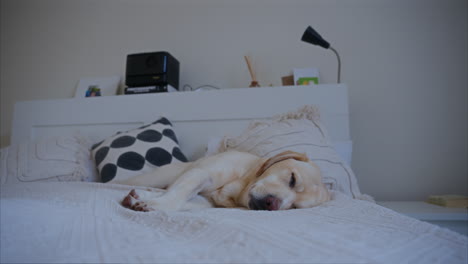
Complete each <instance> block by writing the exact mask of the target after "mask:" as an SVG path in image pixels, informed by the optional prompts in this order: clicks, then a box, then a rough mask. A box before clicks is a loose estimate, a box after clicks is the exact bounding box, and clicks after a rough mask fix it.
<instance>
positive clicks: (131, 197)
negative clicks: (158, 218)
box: [122, 189, 154, 212]
mask: <svg viewBox="0 0 468 264" xmlns="http://www.w3.org/2000/svg"><path fill="white" fill-rule="evenodd" d="M122 206H123V207H126V208H128V209H131V210H133V211H139V212H149V211H154V209H153V208H151V207H150V206H148V204H147V203H146V202H144V201H141V200H140V195H138V194H137V192H136V191H135V190H134V189H133V190H131V191H130V192H129V193H128V195H127V196H125V198H124V199H123V200H122Z"/></svg>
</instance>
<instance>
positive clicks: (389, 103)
mask: <svg viewBox="0 0 468 264" xmlns="http://www.w3.org/2000/svg"><path fill="white" fill-rule="evenodd" d="M467 8H468V7H467V2H466V1H465V0H449V1H436V0H427V1H426V0H415V1H404V0H396V1H395V0H394V1H391V0H387V1H384V0H347V1H345V0H341V1H339V0H335V1H331V0H330V1H326V0H321V1H286V0H284V1H280V0H273V1H266V0H261V1H228V0H222V1H215V0H206V1H205V0H195V1H189V0H182V1H167V0H166V1H130V0H128V1H111V0H104V1H61V0H56V1H51V0H43V1H24V0H2V1H1V75H0V92H1V93H0V95H1V115H0V117H1V123H0V124H1V139H2V140H1V144H2V146H6V145H7V144H8V143H9V136H10V135H9V131H10V128H11V118H12V110H13V104H14V102H16V101H19V100H34V99H50V98H68V97H72V96H73V94H74V89H75V85H76V82H77V81H78V80H79V79H80V78H84V77H99V76H108V75H113V74H119V75H121V76H122V78H123V74H124V71H125V60H126V55H127V54H129V53H134V52H143V51H160V50H167V51H169V52H171V53H172V54H173V55H174V56H175V57H176V58H178V59H179V61H180V62H181V79H180V81H181V84H182V85H183V84H190V85H192V86H198V85H202V84H212V85H217V86H221V87H246V86H248V84H249V83H250V79H249V74H248V71H247V68H246V66H245V62H244V59H243V56H244V55H251V56H252V59H253V60H254V64H255V67H256V69H257V72H258V74H257V75H258V78H259V81H260V83H261V84H262V85H263V86H266V85H269V84H273V85H280V84H281V76H284V75H287V74H289V73H290V70H291V69H292V68H300V67H310V66H314V67H318V68H319V69H320V72H321V80H322V82H324V83H329V82H335V81H336V59H335V57H334V54H333V53H331V52H330V51H328V50H324V49H321V48H319V47H314V46H310V45H308V44H305V43H303V42H301V41H300V37H301V35H302V33H303V31H304V29H305V28H306V26H307V25H312V26H314V27H315V28H316V29H317V30H318V31H319V32H320V33H321V34H322V36H323V37H324V38H325V39H327V40H328V41H329V42H331V43H332V45H333V46H334V47H335V48H336V49H337V50H338V51H339V52H340V54H341V57H342V62H343V68H342V71H343V72H342V81H343V82H345V83H347V84H348V85H349V88H350V110H351V134H352V138H353V139H354V142H355V146H354V147H355V152H354V160H353V169H354V170H355V172H356V174H357V177H358V179H359V181H360V183H361V188H362V190H363V191H364V192H365V193H369V194H371V195H374V196H375V197H376V198H377V199H380V200H385V199H396V200H404V199H424V198H426V197H427V195H429V194H441V193H460V194H468V187H467V186H468V172H467V160H468V157H467V134H468V130H467V120H468V114H467V89H468V88H467V86H468V83H467V72H468V69H467V56H468V55H467V54H468V53H467V46H468V41H467V32H468V26H467V13H468V12H467ZM201 107H202V106H201ZM77 114H79V113H77Z"/></svg>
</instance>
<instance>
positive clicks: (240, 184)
mask: <svg viewBox="0 0 468 264" xmlns="http://www.w3.org/2000/svg"><path fill="white" fill-rule="evenodd" d="M155 174H157V175H155ZM120 183H122V184H127V185H135V186H147V187H156V188H166V187H167V191H166V193H164V194H163V195H159V196H158V195H157V194H155V193H153V192H148V191H138V192H137V191H135V190H132V191H131V192H130V193H129V194H128V195H127V196H126V197H125V198H124V200H123V201H122V205H123V206H125V207H128V208H130V209H132V210H136V211H152V210H160V209H161V210H181V209H190V208H200V207H212V206H218V207H231V208H232V207H245V208H249V209H254V210H284V209H290V208H308V207H313V206H316V205H319V204H321V203H323V202H325V201H328V200H329V199H330V195H329V193H328V191H327V189H326V188H325V186H324V184H323V183H322V177H321V174H320V170H319V168H318V167H317V166H316V165H315V164H314V163H313V162H311V161H309V159H308V158H307V157H306V156H305V155H303V154H299V153H296V152H292V151H286V152H283V153H280V154H278V155H276V156H274V157H272V158H270V159H264V158H260V157H258V156H255V155H252V154H249V153H246V152H238V151H228V152H223V153H220V154H217V155H213V156H209V157H205V158H202V159H200V160H197V161H195V162H188V163H179V164H171V165H166V166H163V167H160V168H158V169H156V170H155V171H153V172H151V173H147V174H143V175H139V176H136V177H134V178H131V179H129V180H127V181H125V182H120ZM197 194H200V195H201V196H203V197H205V198H206V199H208V201H209V202H208V201H206V200H205V201H203V200H200V199H198V200H197V201H196V202H194V199H193V198H194V197H196V196H197ZM195 200H196V199H195Z"/></svg>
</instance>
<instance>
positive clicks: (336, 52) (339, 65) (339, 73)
mask: <svg viewBox="0 0 468 264" xmlns="http://www.w3.org/2000/svg"><path fill="white" fill-rule="evenodd" d="M330 49H331V50H332V51H333V52H334V53H335V55H336V58H337V59H338V83H341V59H340V55H339V54H338V51H336V50H335V49H334V48H333V47H332V46H330Z"/></svg>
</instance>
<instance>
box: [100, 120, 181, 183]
mask: <svg viewBox="0 0 468 264" xmlns="http://www.w3.org/2000/svg"><path fill="white" fill-rule="evenodd" d="M91 151H92V152H91V153H92V156H93V159H94V161H95V164H96V167H97V170H98V172H99V175H100V176H101V181H102V182H113V181H122V180H126V179H128V178H130V177H132V176H136V175H139V174H143V173H146V172H150V171H152V170H154V169H155V168H157V167H161V166H164V165H167V164H170V163H173V162H187V158H186V157H185V155H184V154H183V153H182V151H181V150H180V148H179V143H178V141H177V137H176V135H175V133H174V130H173V129H172V124H171V122H169V120H167V119H166V118H165V117H161V118H160V119H158V120H157V121H155V122H153V123H151V124H148V125H144V126H142V127H140V128H137V129H134V130H130V131H127V132H117V134H115V135H114V136H112V137H110V138H107V139H105V140H103V141H102V142H99V143H97V144H95V145H94V146H93V147H92V150H91Z"/></svg>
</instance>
